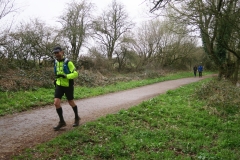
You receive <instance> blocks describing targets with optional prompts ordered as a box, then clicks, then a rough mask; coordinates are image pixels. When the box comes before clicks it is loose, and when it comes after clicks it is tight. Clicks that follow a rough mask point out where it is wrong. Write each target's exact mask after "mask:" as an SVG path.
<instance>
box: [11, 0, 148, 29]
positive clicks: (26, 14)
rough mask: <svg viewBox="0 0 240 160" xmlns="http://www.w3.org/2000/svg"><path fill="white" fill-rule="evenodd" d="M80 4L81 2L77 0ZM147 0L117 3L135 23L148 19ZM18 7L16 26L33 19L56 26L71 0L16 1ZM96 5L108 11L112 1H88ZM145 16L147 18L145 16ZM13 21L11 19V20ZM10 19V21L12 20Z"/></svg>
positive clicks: (126, 0)
mask: <svg viewBox="0 0 240 160" xmlns="http://www.w3.org/2000/svg"><path fill="white" fill-rule="evenodd" d="M75 1H76V2H80V0H75ZM144 1H145V0H117V2H120V3H122V4H123V5H125V7H126V10H127V12H128V13H129V17H131V19H132V20H133V21H134V22H140V21H143V20H146V19H148V18H147V17H148V16H146V13H147V12H148V11H149V8H148V6H147V5H146V3H145V2H144ZM15 2H16V3H17V4H16V5H17V6H20V8H21V11H19V13H18V14H17V16H15V17H14V19H15V20H14V21H15V23H14V25H16V24H18V23H20V22H28V21H29V20H30V18H31V19H34V18H38V19H40V20H42V21H44V22H46V24H48V25H55V23H54V22H56V20H57V17H59V16H60V15H62V12H63V11H64V9H66V3H70V2H71V1H70V0H15ZM87 2H92V3H94V4H95V5H96V7H97V8H98V9H99V11H102V10H104V9H106V7H107V6H108V5H109V4H111V2H112V0H87ZM144 15H145V16H144ZM10 19H11V18H10ZM10 19H9V17H8V20H10Z"/></svg>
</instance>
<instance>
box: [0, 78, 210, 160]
mask: <svg viewBox="0 0 240 160" xmlns="http://www.w3.org/2000/svg"><path fill="white" fill-rule="evenodd" d="M203 78H206V76H205V77H203ZM203 78H194V77H193V78H184V79H178V80H171V81H166V82H160V83H156V84H152V85H148V86H144V87H139V88H135V89H131V90H126V91H121V92H117V93H112V94H107V95H102V96H97V97H94V98H88V99H82V100H76V103H77V105H78V108H79V109H78V112H79V115H80V116H81V118H82V120H81V124H84V123H86V122H88V121H93V120H95V119H97V118H99V117H101V116H104V115H107V114H110V113H116V112H117V111H119V110H121V109H127V108H129V107H131V106H134V105H137V104H139V103H140V102H142V101H144V100H147V99H150V98H152V97H155V96H157V95H159V94H161V93H165V92H166V91H167V90H170V89H175V88H177V87H180V86H182V85H185V84H188V83H192V82H196V81H199V80H201V79H203ZM62 108H63V115H64V117H65V120H66V123H67V127H65V128H63V129H61V130H60V131H54V130H53V129H52V127H53V126H55V125H56V124H57V123H58V116H57V113H56V110H55V108H54V107H53V106H45V107H44V108H41V109H36V110H31V111H26V112H23V113H19V114H14V115H8V116H4V117H1V118H0V148H1V149H0V159H8V157H9V156H10V155H12V154H14V153H17V152H20V151H21V150H22V149H24V148H27V147H32V146H34V145H36V144H39V143H43V142H46V141H48V140H50V139H52V138H54V137H56V136H57V135H59V134H61V133H63V132H65V131H68V130H71V129H72V123H73V119H74V114H73V111H72V109H71V107H70V106H69V105H68V104H66V103H64V104H62Z"/></svg>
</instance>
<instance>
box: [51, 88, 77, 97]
mask: <svg viewBox="0 0 240 160" xmlns="http://www.w3.org/2000/svg"><path fill="white" fill-rule="evenodd" d="M73 92H74V87H73V85H71V86H69V87H63V86H58V85H57V86H56V89H55V94H54V98H59V99H62V96H63V95H64V94H65V96H66V97H67V100H73V98H74V96H73Z"/></svg>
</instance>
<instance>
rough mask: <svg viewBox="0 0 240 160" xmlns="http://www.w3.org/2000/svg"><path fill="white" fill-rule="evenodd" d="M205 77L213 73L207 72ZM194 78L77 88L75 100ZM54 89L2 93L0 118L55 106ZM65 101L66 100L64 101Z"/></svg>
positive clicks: (172, 76)
mask: <svg viewBox="0 0 240 160" xmlns="http://www.w3.org/2000/svg"><path fill="white" fill-rule="evenodd" d="M204 74H205V75H207V74H211V72H205V73H204ZM185 77H192V73H191V72H180V73H176V74H168V75H166V76H164V77H159V78H155V79H143V80H140V81H129V82H118V83H116V84H114V85H108V86H101V87H94V88H90V87H81V86H76V87H75V99H82V98H88V97H93V96H98V95H102V94H106V93H112V92H117V91H121V90H126V89H131V88H135V87H140V86H144V85H148V84H153V83H156V82H162V81H166V80H174V79H179V78H185ZM53 98H54V88H50V89H46V88H40V89H37V90H34V91H31V90H29V91H18V92H0V102H1V105H0V116H4V115H7V114H13V113H17V112H21V111H26V110H29V109H32V108H38V107H42V106H44V105H49V104H53ZM63 100H64V99H63Z"/></svg>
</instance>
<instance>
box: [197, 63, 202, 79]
mask: <svg viewBox="0 0 240 160" xmlns="http://www.w3.org/2000/svg"><path fill="white" fill-rule="evenodd" d="M202 72H203V66H202V65H201V64H200V65H199V66H198V73H199V77H202Z"/></svg>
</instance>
